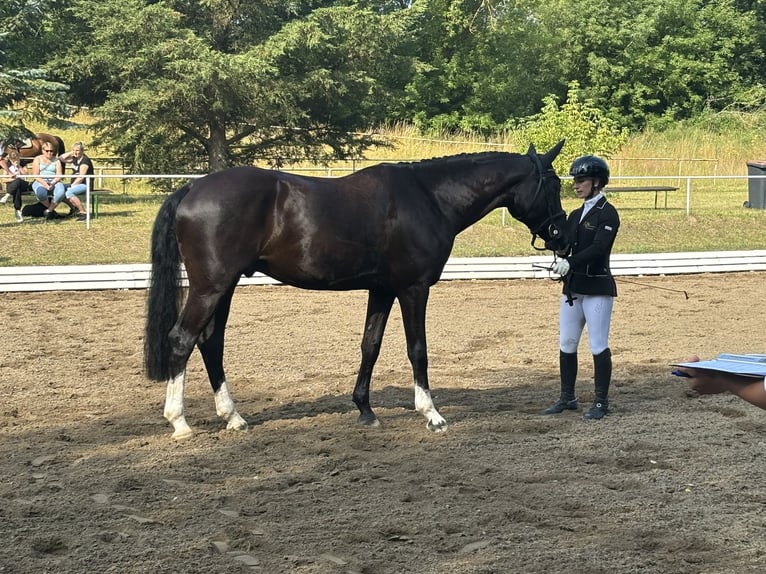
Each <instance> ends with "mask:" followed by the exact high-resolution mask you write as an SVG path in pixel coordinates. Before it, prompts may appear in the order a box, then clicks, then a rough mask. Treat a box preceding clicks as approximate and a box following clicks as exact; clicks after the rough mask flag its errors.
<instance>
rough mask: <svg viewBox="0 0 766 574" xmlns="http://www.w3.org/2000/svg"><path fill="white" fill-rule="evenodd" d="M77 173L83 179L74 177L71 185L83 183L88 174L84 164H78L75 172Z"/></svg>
mask: <svg viewBox="0 0 766 574" xmlns="http://www.w3.org/2000/svg"><path fill="white" fill-rule="evenodd" d="M77 173H78V174H79V175H81V176H83V177H76V178H74V179H73V180H72V185H77V184H78V183H83V182H84V181H85V177H84V176H85V175H86V174H87V173H88V166H87V165H85V164H84V163H82V164H80V167H79V169H78V170H77Z"/></svg>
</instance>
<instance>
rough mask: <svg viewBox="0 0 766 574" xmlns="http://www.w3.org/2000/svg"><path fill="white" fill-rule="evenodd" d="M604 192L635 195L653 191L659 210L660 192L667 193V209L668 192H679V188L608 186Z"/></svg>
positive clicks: (666, 201)
mask: <svg viewBox="0 0 766 574" xmlns="http://www.w3.org/2000/svg"><path fill="white" fill-rule="evenodd" d="M604 191H605V192H607V193H612V192H614V193H622V192H625V193H635V192H641V191H653V192H654V209H657V196H658V195H659V194H660V192H664V193H665V209H667V208H668V192H670V191H678V188H677V187H674V186H672V185H638V186H624V187H619V186H611V185H608V186H606V187H605V188H604Z"/></svg>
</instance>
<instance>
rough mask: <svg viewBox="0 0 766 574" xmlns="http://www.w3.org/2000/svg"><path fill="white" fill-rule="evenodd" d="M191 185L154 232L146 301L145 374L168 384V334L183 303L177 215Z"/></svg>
mask: <svg viewBox="0 0 766 574" xmlns="http://www.w3.org/2000/svg"><path fill="white" fill-rule="evenodd" d="M189 189H190V187H189V184H187V185H184V186H183V187H182V188H180V189H178V190H177V191H176V192H174V193H173V194H172V195H171V196H170V197H168V198H167V199H166V200H165V203H163V204H162V207H160V210H159V212H158V213H157V219H155V220H154V227H153V229H152V247H151V255H152V276H151V283H150V284H149V294H148V296H147V301H146V329H145V332H144V371H145V373H146V376H147V378H149V379H152V380H155V381H166V380H168V379H169V378H171V377H173V376H175V375H176V374H177V373H171V372H170V355H171V350H172V346H171V343H170V339H169V337H168V335H169V334H170V330H171V329H172V328H173V325H175V323H176V321H177V320H178V308H179V306H180V303H181V294H182V290H181V281H180V272H181V252H180V251H179V249H178V241H177V240H176V212H177V211H178V204H179V203H181V200H183V198H184V197H186V194H187V193H189Z"/></svg>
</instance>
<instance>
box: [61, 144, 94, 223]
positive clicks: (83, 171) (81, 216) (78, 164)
mask: <svg viewBox="0 0 766 574" xmlns="http://www.w3.org/2000/svg"><path fill="white" fill-rule="evenodd" d="M59 160H60V161H61V162H63V163H71V164H72V175H73V176H74V177H72V181H71V182H70V183H69V184H68V185H67V188H66V195H65V199H64V202H66V203H67V204H69V206H70V207H71V208H72V211H74V210H77V220H78V221H83V220H85V218H86V216H87V212H86V210H85V209H84V208H83V205H82V202H81V201H80V198H79V197H77V196H78V195H81V194H83V193H85V191H86V190H87V189H88V178H87V177H85V176H89V175H93V162H92V161H91V159H90V158H89V157H88V156H87V155H85V146H84V145H83V144H82V142H77V143H75V144H73V145H72V151H70V152H67V153H65V154H62V155H60V156H59ZM91 183H92V182H91Z"/></svg>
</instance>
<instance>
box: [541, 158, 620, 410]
mask: <svg viewBox="0 0 766 574" xmlns="http://www.w3.org/2000/svg"><path fill="white" fill-rule="evenodd" d="M569 175H571V176H572V177H573V178H574V189H575V192H576V193H577V197H579V198H580V199H582V200H583V204H582V206H581V207H579V208H577V209H575V210H574V211H573V212H572V213H570V214H569V217H568V218H567V224H566V232H567V237H568V238H569V239H570V246H571V247H570V251H569V253H568V254H567V255H566V256H565V257H562V258H560V259H558V260H557V261H556V263H555V264H554V266H553V269H552V270H553V271H554V272H555V273H558V274H559V275H561V276H562V279H563V283H564V288H563V295H562V298H561V308H560V312H559V346H560V349H559V374H560V377H561V394H560V396H559V399H558V400H557V401H556V402H555V403H554V404H552V405H551V406H550V407H548V408H547V409H545V410H544V411H543V412H544V414H558V413H561V412H563V411H566V410H578V409H579V405H578V403H577V397H576V396H575V382H576V379H577V348H578V346H579V343H580V338H581V336H582V333H583V330H584V328H585V325H586V324H587V326H588V341H589V344H590V351H591V353H592V354H593V369H594V382H595V400H594V401H593V404H592V405H591V407H590V409H589V410H588V411H586V413H585V414H584V418H585V419H587V420H599V419H601V418H603V417H604V416H605V415H606V414H607V412H608V411H609V385H610V383H611V379H612V352H611V351H610V349H609V328H610V325H611V322H612V306H613V303H614V298H615V297H616V296H617V287H616V284H615V281H614V277H613V276H612V272H611V270H610V268H609V256H610V254H611V251H612V246H613V245H614V240H615V237H616V236H617V231H618V230H619V228H620V217H619V215H618V214H617V210H616V209H615V208H614V206H613V205H612V204H611V203H609V202H608V201H607V199H606V196H605V195H604V194H603V193H602V190H603V188H604V186H606V184H607V183H608V182H609V166H608V165H607V163H606V162H605V161H604V160H603V159H601V158H600V157H596V156H593V155H586V156H582V157H579V158H577V159H576V160H575V161H574V162H573V163H572V167H571V168H570V170H569Z"/></svg>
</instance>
